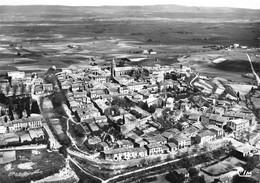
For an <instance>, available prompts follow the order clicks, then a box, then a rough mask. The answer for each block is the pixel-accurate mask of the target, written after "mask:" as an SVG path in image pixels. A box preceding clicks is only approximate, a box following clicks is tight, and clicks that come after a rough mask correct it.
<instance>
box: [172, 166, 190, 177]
mask: <svg viewBox="0 0 260 183" xmlns="http://www.w3.org/2000/svg"><path fill="white" fill-rule="evenodd" d="M173 173H175V174H176V176H180V175H183V176H184V177H185V178H186V179H187V178H188V177H189V172H188V170H187V169H186V168H179V169H176V170H174V171H173Z"/></svg>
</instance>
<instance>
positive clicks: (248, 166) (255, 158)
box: [243, 156, 259, 171]
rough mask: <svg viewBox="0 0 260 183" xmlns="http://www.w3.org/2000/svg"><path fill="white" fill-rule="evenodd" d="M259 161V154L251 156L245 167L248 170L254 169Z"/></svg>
mask: <svg viewBox="0 0 260 183" xmlns="http://www.w3.org/2000/svg"><path fill="white" fill-rule="evenodd" d="M258 163H259V159H258V156H252V157H249V158H248V159H247V161H246V164H244V165H243V168H244V169H245V170H246V171H252V170H253V169H254V168H255V167H256V166H257V165H258Z"/></svg>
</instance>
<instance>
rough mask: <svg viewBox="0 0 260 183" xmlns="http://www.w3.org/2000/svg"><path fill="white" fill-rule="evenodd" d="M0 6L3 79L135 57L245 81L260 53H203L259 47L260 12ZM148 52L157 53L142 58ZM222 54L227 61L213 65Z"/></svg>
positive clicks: (135, 62) (143, 62)
mask: <svg viewBox="0 0 260 183" xmlns="http://www.w3.org/2000/svg"><path fill="white" fill-rule="evenodd" d="M0 9H1V11H0V14H1V16H0V17H1V18H0V25H1V26H0V30H1V35H0V58H1V59H0V74H3V73H5V72H6V71H8V70H23V71H26V72H33V71H37V72H44V71H45V70H47V69H48V68H49V67H50V66H51V65H55V66H56V67H59V68H62V67H69V66H70V65H74V66H76V67H77V66H80V67H87V66H88V65H89V63H90V61H89V58H90V57H93V58H94V59H95V60H96V61H95V62H96V63H97V64H98V65H108V64H109V62H108V61H107V60H108V59H111V58H113V57H117V58H122V57H123V58H124V57H127V58H133V62H130V63H127V64H130V65H154V64H161V65H170V64H177V63H178V64H183V65H190V66H192V67H195V68H197V69H198V70H199V71H201V72H204V73H206V74H208V75H218V74H220V73H219V72H220V71H221V72H223V74H222V73H221V74H222V75H223V76H225V77H227V78H231V76H234V75H235V77H236V78H238V79H241V80H242V81H245V82H246V81H248V80H249V79H245V78H242V77H241V74H242V73H246V72H250V68H249V67H248V63H247V60H246V57H245V56H244V53H243V52H252V55H254V54H258V55H259V50H250V51H248V50H242V51H241V50H233V51H230V52H228V51H223V50H211V49H210V48H203V46H205V45H226V46H227V45H231V44H234V43H239V44H241V45H247V46H249V47H259V40H257V38H258V37H259V36H260V35H259V22H260V20H259V16H258V15H259V11H258V10H239V9H232V8H223V9H221V8H201V9H196V8H194V7H182V6H147V7H146V6H145V7H59V6H50V7H46V6H34V7H33V8H30V7H26V6H24V7H19V6H18V7H9V6H2V7H0ZM241 11H242V12H243V17H241ZM10 12H12V13H10ZM214 12H215V13H216V14H215V13H214ZM234 30H235V31H234ZM245 35H246V36H245ZM148 49H153V50H154V51H156V52H157V53H158V54H157V55H142V51H143V50H148ZM219 57H223V58H225V59H227V61H225V62H223V63H219V64H213V63H212V61H213V60H214V59H216V58H219ZM135 58H137V59H136V60H134V59H135ZM139 58H146V59H139ZM158 58H159V60H157V59H158ZM255 61H257V59H255ZM234 68H235V69H234ZM258 68H259V66H258V65H256V70H257V71H258Z"/></svg>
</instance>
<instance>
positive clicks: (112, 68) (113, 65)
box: [110, 59, 116, 78]
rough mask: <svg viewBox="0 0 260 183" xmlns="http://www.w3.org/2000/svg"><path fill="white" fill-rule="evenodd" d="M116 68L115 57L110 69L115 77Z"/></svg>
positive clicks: (112, 76)
mask: <svg viewBox="0 0 260 183" xmlns="http://www.w3.org/2000/svg"><path fill="white" fill-rule="evenodd" d="M115 68H116V62H115V60H114V59H113V60H112V61H111V67H110V70H111V78H114V77H115Z"/></svg>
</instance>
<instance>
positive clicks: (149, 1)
mask: <svg viewBox="0 0 260 183" xmlns="http://www.w3.org/2000/svg"><path fill="white" fill-rule="evenodd" d="M35 4H37V5H67V6H101V5H155V4H178V5H187V6H213V7H219V6H220V7H237V8H251V9H260V0H0V5H35Z"/></svg>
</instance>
